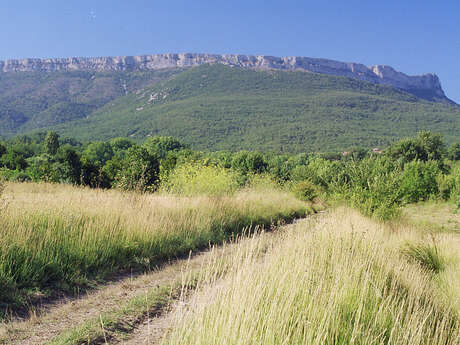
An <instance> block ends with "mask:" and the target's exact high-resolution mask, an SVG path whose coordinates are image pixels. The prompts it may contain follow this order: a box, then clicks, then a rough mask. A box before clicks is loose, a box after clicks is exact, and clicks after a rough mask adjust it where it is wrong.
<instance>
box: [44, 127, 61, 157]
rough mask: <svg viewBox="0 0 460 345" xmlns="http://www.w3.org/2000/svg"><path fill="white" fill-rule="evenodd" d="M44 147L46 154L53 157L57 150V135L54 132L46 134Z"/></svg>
mask: <svg viewBox="0 0 460 345" xmlns="http://www.w3.org/2000/svg"><path fill="white" fill-rule="evenodd" d="M44 145H45V152H46V153H48V154H50V155H55V154H56V152H57V150H58V148H59V135H58V134H57V133H56V132H54V131H49V132H48V133H46V137H45V143H44Z"/></svg>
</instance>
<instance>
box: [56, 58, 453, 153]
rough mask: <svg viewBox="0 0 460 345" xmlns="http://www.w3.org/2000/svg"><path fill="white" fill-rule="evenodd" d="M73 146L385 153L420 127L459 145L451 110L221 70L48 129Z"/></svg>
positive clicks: (366, 89)
mask: <svg viewBox="0 0 460 345" xmlns="http://www.w3.org/2000/svg"><path fill="white" fill-rule="evenodd" d="M55 129H57V130H58V132H60V133H63V134H65V135H69V136H75V137H77V138H79V139H82V140H89V139H108V138H111V137H116V136H129V137H132V138H133V139H138V140H142V139H143V138H145V137H148V136H152V135H171V136H174V137H177V138H179V139H181V140H183V141H185V142H187V143H189V144H191V145H192V147H194V148H197V149H204V150H222V149H230V150H239V149H259V150H273V151H281V152H283V151H290V152H302V151H310V150H314V151H326V150H340V149H343V148H345V147H350V146H354V145H361V146H366V147H372V146H385V145H388V144H389V143H390V142H391V141H393V140H395V139H397V138H401V137H406V136H412V135H414V134H415V133H416V132H417V131H419V130H422V129H425V130H432V131H435V132H440V133H443V134H444V135H445V139H446V140H447V141H448V142H452V141H454V140H458V139H459V133H460V108H459V107H457V106H452V105H449V104H443V103H437V102H429V101H426V100H424V99H421V98H418V97H416V96H414V95H413V94H411V93H408V92H406V91H403V90H400V89H397V88H393V87H390V86H386V85H381V84H374V83H369V82H365V81H361V80H356V79H353V78H347V77H338V76H331V75H327V74H320V73H310V72H304V71H280V70H251V69H246V68H241V67H232V66H225V65H221V64H215V65H201V66H198V67H195V68H190V69H187V70H185V71H183V72H181V73H177V74H175V75H174V76H172V77H170V78H169V79H167V80H164V81H160V82H158V83H156V84H155V85H154V86H152V87H148V88H145V89H143V90H138V91H136V92H133V93H129V94H127V95H125V96H123V97H121V98H118V99H116V100H114V101H111V102H109V103H108V104H106V105H105V106H103V107H102V108H100V109H98V110H96V111H95V112H94V113H92V114H91V115H90V116H89V117H87V118H85V119H81V120H78V121H73V122H70V123H64V124H62V125H59V126H57V127H55Z"/></svg>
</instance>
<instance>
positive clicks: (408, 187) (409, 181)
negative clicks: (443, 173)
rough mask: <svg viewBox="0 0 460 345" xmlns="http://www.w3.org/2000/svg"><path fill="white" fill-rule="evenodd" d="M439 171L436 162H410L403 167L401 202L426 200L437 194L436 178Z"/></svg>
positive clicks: (400, 191) (400, 190)
mask: <svg viewBox="0 0 460 345" xmlns="http://www.w3.org/2000/svg"><path fill="white" fill-rule="evenodd" d="M439 174H440V170H439V168H438V165H437V164H436V162H433V161H428V162H422V161H418V160H415V161H412V162H409V163H407V164H406V165H405V166H404V171H403V173H402V175H401V183H400V188H399V196H400V198H401V200H402V201H403V202H406V203H409V202H417V201H420V200H426V199H428V198H430V197H431V196H435V195H437V194H438V182H437V176H438V175H439Z"/></svg>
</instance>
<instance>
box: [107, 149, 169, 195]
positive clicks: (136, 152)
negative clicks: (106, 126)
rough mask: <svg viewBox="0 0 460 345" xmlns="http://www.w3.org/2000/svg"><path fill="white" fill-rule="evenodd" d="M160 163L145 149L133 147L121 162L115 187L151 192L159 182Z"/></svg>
mask: <svg viewBox="0 0 460 345" xmlns="http://www.w3.org/2000/svg"><path fill="white" fill-rule="evenodd" d="M159 174H160V163H159V161H158V158H157V157H156V156H154V155H151V154H150V153H149V152H148V151H147V150H146V149H145V148H143V147H139V146H133V147H130V148H129V149H128V151H127V152H126V156H125V158H124V159H123V161H122V162H121V170H120V171H119V172H118V173H117V175H116V178H115V180H116V181H115V183H114V184H115V186H116V187H118V188H120V189H124V190H137V191H141V192H145V191H153V190H155V189H156V187H157V185H158V182H159Z"/></svg>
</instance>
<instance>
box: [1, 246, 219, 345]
mask: <svg viewBox="0 0 460 345" xmlns="http://www.w3.org/2000/svg"><path fill="white" fill-rule="evenodd" d="M209 253H210V252H209V251H205V252H202V253H200V254H198V255H195V256H194V257H192V258H191V259H190V260H187V259H181V260H177V261H175V262H173V263H172V264H171V265H168V266H166V267H164V268H163V269H160V270H157V271H153V272H150V273H147V274H143V275H141V276H139V277H136V278H131V277H127V278H125V279H122V280H120V281H118V282H116V283H111V284H109V285H107V286H105V287H103V288H101V289H100V290H97V291H94V292H92V293H89V294H88V295H86V296H84V297H82V298H79V299H75V300H68V299H66V300H62V301H60V302H59V303H57V304H56V305H53V306H50V307H47V309H48V310H46V312H43V315H41V316H38V317H33V316H32V317H31V318H30V319H28V320H25V321H14V322H11V323H8V324H2V325H0V344H8V345H35V344H43V343H46V342H48V341H51V340H52V339H53V338H54V337H56V336H57V335H59V334H60V333H61V332H62V331H64V330H67V329H69V328H71V327H74V326H76V325H78V324H81V323H83V322H85V321H86V320H88V319H91V318H97V317H98V316H99V315H101V314H103V313H105V312H108V311H112V310H116V309H117V308H120V307H121V306H123V305H124V304H126V303H127V302H128V301H129V300H130V299H132V298H134V297H135V296H138V295H142V294H143V293H146V292H147V291H149V290H150V289H152V288H155V287H156V286H161V285H164V284H168V283H172V282H173V281H175V280H176V279H178V277H180V276H181V274H182V273H181V272H182V271H183V270H184V269H187V270H188V269H192V268H199V267H200V266H201V265H202V263H203V262H204V261H205V259H206V257H207V256H208V255H209Z"/></svg>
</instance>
